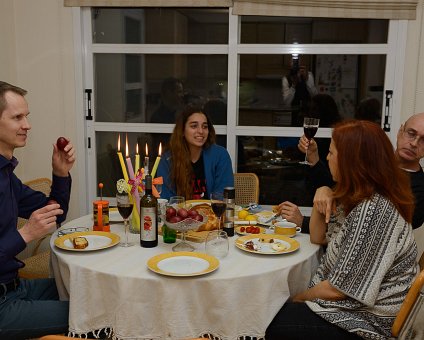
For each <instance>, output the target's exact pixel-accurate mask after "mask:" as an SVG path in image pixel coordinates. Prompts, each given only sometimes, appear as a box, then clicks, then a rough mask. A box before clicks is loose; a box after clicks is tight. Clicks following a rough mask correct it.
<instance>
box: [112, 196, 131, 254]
mask: <svg viewBox="0 0 424 340" xmlns="http://www.w3.org/2000/svg"><path fill="white" fill-rule="evenodd" d="M116 205H117V207H118V211H119V214H120V215H121V216H122V218H123V219H124V228H125V242H120V243H119V245H120V246H121V247H131V246H133V245H134V244H133V243H129V242H128V218H129V217H130V215H131V213H132V211H133V203H132V202H131V199H130V195H129V194H128V193H127V192H125V191H123V192H118V193H117V194H116Z"/></svg>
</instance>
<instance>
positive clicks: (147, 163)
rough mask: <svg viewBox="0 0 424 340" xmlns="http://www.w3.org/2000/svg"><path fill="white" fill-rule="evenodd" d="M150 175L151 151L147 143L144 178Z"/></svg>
mask: <svg viewBox="0 0 424 340" xmlns="http://www.w3.org/2000/svg"><path fill="white" fill-rule="evenodd" d="M148 174H149V149H148V148H147V143H146V157H144V176H146V175H148Z"/></svg>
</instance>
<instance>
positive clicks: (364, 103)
mask: <svg viewBox="0 0 424 340" xmlns="http://www.w3.org/2000/svg"><path fill="white" fill-rule="evenodd" d="M355 119H362V120H369V121H371V122H374V123H377V124H381V103H380V101H379V100H378V99H377V98H373V97H370V98H365V99H363V100H361V102H360V103H359V105H358V107H357V108H356V112H355Z"/></svg>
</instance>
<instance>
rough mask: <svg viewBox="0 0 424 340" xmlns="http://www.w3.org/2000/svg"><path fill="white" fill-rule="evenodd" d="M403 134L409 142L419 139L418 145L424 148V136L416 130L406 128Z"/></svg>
mask: <svg viewBox="0 0 424 340" xmlns="http://www.w3.org/2000/svg"><path fill="white" fill-rule="evenodd" d="M402 134H403V137H404V138H406V139H407V140H408V141H409V142H415V141H417V145H418V147H420V148H424V136H420V135H419V134H417V132H416V131H415V130H413V129H406V128H404V129H403V131H402ZM417 138H418V140H417Z"/></svg>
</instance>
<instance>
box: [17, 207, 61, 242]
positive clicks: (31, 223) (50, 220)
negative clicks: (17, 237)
mask: <svg viewBox="0 0 424 340" xmlns="http://www.w3.org/2000/svg"><path fill="white" fill-rule="evenodd" d="M62 214H63V210H62V209H60V205H59V204H50V205H46V206H45V207H43V208H41V209H38V210H35V211H34V212H33V213H32V214H31V216H30V217H29V220H28V222H27V223H26V224H25V225H24V226H23V227H22V228H21V229H19V230H18V232H19V233H20V234H21V236H22V238H23V239H24V241H25V242H26V243H29V242H31V241H33V240H36V239H39V238H41V237H43V236H44V235H46V234H48V233H49V232H51V231H53V230H55V229H56V216H57V215H62Z"/></svg>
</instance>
